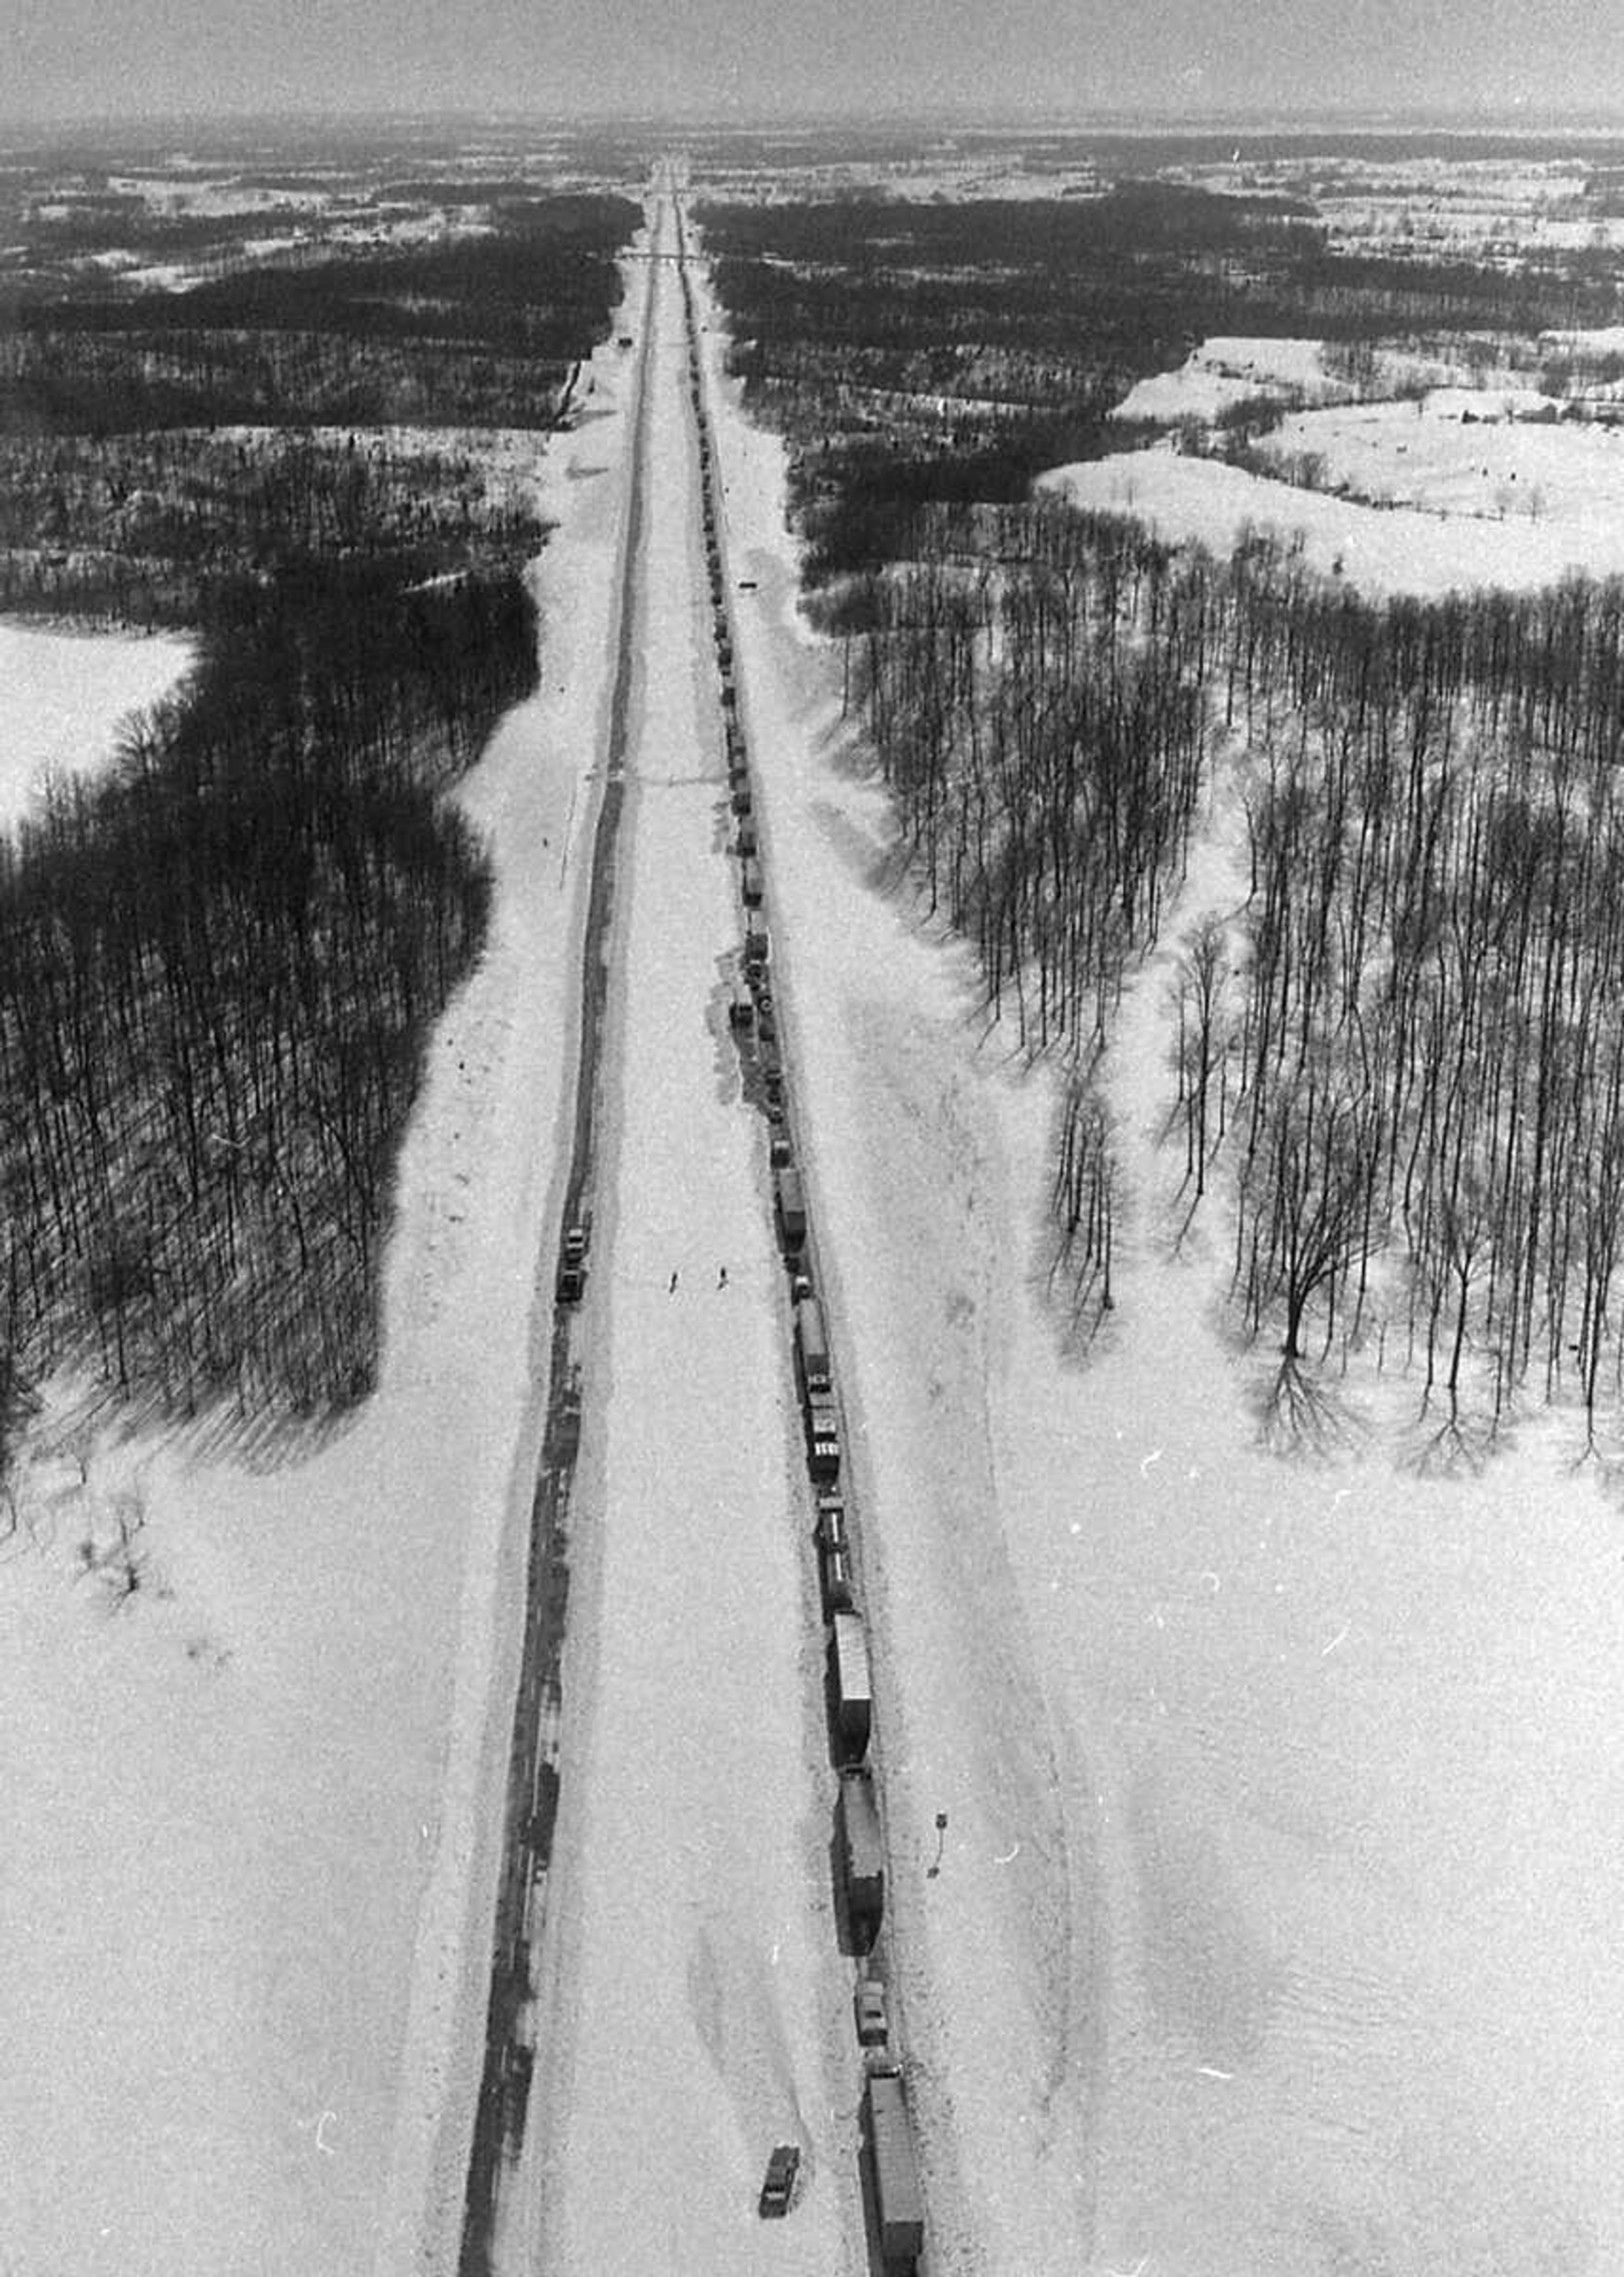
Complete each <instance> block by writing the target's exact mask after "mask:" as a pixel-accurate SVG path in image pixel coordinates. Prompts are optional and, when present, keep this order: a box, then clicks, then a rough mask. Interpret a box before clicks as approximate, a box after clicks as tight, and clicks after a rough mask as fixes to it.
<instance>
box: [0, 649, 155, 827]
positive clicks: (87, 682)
mask: <svg viewBox="0 0 1624 2277" xmlns="http://www.w3.org/2000/svg"><path fill="white" fill-rule="evenodd" d="M191 664H192V645H191V643H190V642H189V641H185V640H178V639H173V638H170V637H168V636H163V635H158V634H150V635H149V634H133V633H80V632H60V631H56V630H52V629H46V628H41V627H39V626H35V625H31V624H19V623H17V622H16V621H0V829H6V828H9V827H10V826H11V825H12V824H14V823H16V822H19V821H20V820H21V819H23V818H24V817H25V816H26V815H27V814H28V813H30V812H31V811H34V810H35V809H36V807H37V804H38V803H39V800H40V798H41V796H42V794H43V792H44V790H45V788H46V786H47V784H48V783H49V781H51V780H52V778H53V777H56V776H58V775H60V776H67V775H77V774H89V773H95V771H96V770H97V769H98V768H101V767H103V766H105V765H107V764H108V762H109V761H110V759H111V758H112V757H113V756H114V753H115V752H116V751H117V750H118V736H119V733H120V730H121V729H122V727H123V726H124V724H125V720H127V719H128V718H129V716H130V714H131V713H132V712H140V711H142V710H144V709H145V708H146V707H147V706H148V704H156V703H157V702H158V700H159V698H160V697H164V696H167V695H168V694H169V693H170V691H171V689H173V687H174V686H175V683H176V682H177V681H178V680H180V679H181V678H182V677H183V676H184V674H186V672H187V671H188V670H189V669H190V666H191Z"/></svg>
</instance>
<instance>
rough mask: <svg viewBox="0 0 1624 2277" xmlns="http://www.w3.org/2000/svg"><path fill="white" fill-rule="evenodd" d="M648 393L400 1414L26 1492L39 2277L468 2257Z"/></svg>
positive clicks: (567, 653) (407, 1250) (9, 2230)
mask: <svg viewBox="0 0 1624 2277" xmlns="http://www.w3.org/2000/svg"><path fill="white" fill-rule="evenodd" d="M629 369H630V365H629V360H628V359H627V358H626V355H625V354H623V352H621V351H619V350H618V349H615V348H614V347H605V348H604V349H603V351H602V352H601V353H600V354H599V356H598V358H597V359H596V364H595V367H594V379H595V386H594V391H593V398H592V400H593V406H594V409H595V411H596V414H597V415H596V417H594V418H591V419H588V420H587V421H585V422H584V423H582V425H581V427H580V428H579V429H578V430H577V431H576V432H575V433H573V435H570V436H567V437H560V438H557V440H556V441H555V442H554V443H553V444H552V445H550V446H549V449H548V453H547V462H546V464H547V477H548V480H547V489H546V491H545V495H546V498H547V502H548V507H549V511H550V512H551V513H552V514H556V516H557V519H558V538H557V542H556V544H555V545H551V546H550V547H549V548H548V550H547V552H545V554H544V555H543V559H542V561H541V563H540V566H539V567H538V569H537V571H536V573H535V576H536V586H537V592H538V598H539V600H540V603H541V608H542V615H543V684H542V687H541V689H540V690H539V692H538V693H537V694H536V696H535V697H533V698H532V699H531V700H530V701H529V702H527V704H521V705H520V706H519V707H518V708H517V709H516V710H515V711H514V712H512V713H510V715H509V716H508V718H507V719H506V720H505V722H504V723H503V725H502V726H501V727H500V728H499V729H498V731H497V734H496V735H495V736H494V737H493V739H492V741H491V742H490V744H489V747H488V749H487V750H486V752H485V754H484V756H483V758H482V760H481V762H480V764H479V765H478V767H477V768H476V769H475V771H474V773H473V774H472V775H471V776H470V778H469V779H468V780H467V783H466V784H465V786H464V788H463V790H462V792H461V794H460V796H462V798H463V801H464V803H465V804H466V806H467V811H468V812H469V813H470V814H471V816H472V817H473V818H474V820H475V822H476V823H477V824H478V825H479V826H481V827H482V829H483V830H484V831H485V832H486V833H487V834H488V837H489V845H490V849H491V853H492V857H493V860H494V863H495V865H496V871H497V895H496V902H495V911H494V921H493V927H492V935H491V939H490V941H489V947H488V949H487V953H486V956H485V957H484V959H483V961H482V964H481V966H480V968H479V970H478V971H476V972H475V974H474V976H473V978H472V979H471V980H470V981H469V982H468V984H467V986H466V987H465V988H464V990H463V991H462V993H461V994H460V995H459V997H458V998H457V999H456V1000H455V1001H454V1002H453V1003H452V1006H451V1007H450V1009H448V1011H447V1013H446V1015H445V1017H444V1019H443V1020H442V1022H441V1023H440V1025H439V1027H438V1029H437V1030H436V1033H435V1034H434V1036H433V1038H432V1039H431V1041H430V1045H429V1056H428V1067H427V1078H426V1084H425V1088H424V1091H423V1093H422V1096H421V1100H420V1102H419V1107H418V1111H417V1114H416V1116H415V1117H414V1123H413V1127H412V1130H411V1132H410V1134H409V1137H408V1141H407V1145H406V1152H405V1156H404V1159H403V1161H402V1164H401V1168H400V1175H399V1179H398V1192H397V1197H396V1214H395V1222H394V1230H393V1234H392V1238H391V1246H390V1252H389V1260H388V1269H387V1276H386V1289H385V1341H384V1356H383V1371H382V1380H381V1384H380V1388H379V1390H378V1392H377V1394H376V1397H374V1398H373V1399H371V1400H369V1401H368V1403H367V1404H366V1405H365V1406H364V1407H363V1409H362V1410H361V1411H360V1413H359V1414H358V1415H357V1416H356V1418H355V1419H354V1420H353V1423H352V1424H351V1426H350V1428H348V1429H347V1430H346V1431H345V1432H344V1433H343V1434H342V1435H338V1437H336V1438H335V1439H334V1440H333V1441H332V1442H331V1443H330V1444H329V1445H327V1446H326V1447H325V1448H324V1449H323V1451H320V1452H318V1453H315V1454H313V1455H306V1456H305V1457H304V1458H302V1459H298V1460H289V1461H286V1462H285V1463H284V1464H283V1465H282V1466H279V1467H278V1466H276V1465H274V1464H273V1463H271V1462H270V1461H269V1460H266V1459H264V1458H265V1456H267V1455H268V1454H269V1452H271V1451H267V1450H262V1451H259V1455H258V1457H257V1458H256V1456H255V1454H254V1451H247V1452H244V1451H237V1452H235V1453H233V1451H232V1450H231V1447H230V1445H229V1443H210V1441H209V1437H208V1435H207V1434H204V1435H200V1436H198V1437H197V1438H194V1439H193V1440H191V1441H189V1442H188V1441H186V1440H185V1439H182V1438H180V1437H178V1436H175V1435H164V1434H162V1433H153V1432H143V1433H140V1434H138V1435H134V1436H133V1437H130V1438H128V1439H125V1440H123V1441H121V1440H119V1439H118V1436H117V1435H115V1434H114V1433H112V1432H111V1431H109V1430H107V1429H105V1428H102V1429H97V1430H92V1429H91V1428H88V1427H87V1426H86V1425H85V1424H84V1423H83V1422H82V1421H81V1420H80V1416H79V1413H78V1411H76V1408H75V1404H74V1398H73V1387H72V1386H71V1385H62V1386H57V1387H52V1388H51V1396H50V1397H49V1400H48V1404H47V1406H46V1409H45V1412H44V1413H43V1414H42V1418H41V1420H40V1422H39V1424H38V1426H37V1428H35V1429H34V1432H33V1433H32V1434H31V1435H30V1440H29V1443H28V1445H27V1449H26V1450H25V1451H24V1455H23V1459H22V1461H21V1463H20V1466H19V1476H18V1478H17V1480H16V1482H15V1487H14V1489H13V1492H12V1494H11V1496H10V1497H9V1499H8V1503H7V1505H6V1509H5V1512H4V1542H0V1556H3V1557H4V1565H0V1713H3V1714H4V1721H5V1727H6V1734H7V1737H6V1747H5V1758H4V1771H0V1806H3V1808H4V1818H5V1823H6V1824H7V1825H8V1826H9V1827H10V1828H11V1830H12V1834H11V1839H10V1840H9V1841H8V1844H7V1846H6V1859H5V1867H4V1873H3V1874H0V1938H4V1950H5V1952H6V1953H7V1954H8V1956H9V1959H8V1962H7V1966H6V1968H5V1969H4V1972H0V2041H3V2042H4V2046H5V2048H6V2060H5V2063H4V2070H3V2075H0V2077H3V2084H0V2140H3V2141H4V2144H5V2155H4V2159H0V2252H3V2253H4V2257H5V2258H6V2259H7V2261H8V2262H9V2263H10V2264H11V2265H13V2266H15V2267H16V2268H17V2269H18V2270H19V2272H20V2271H22V2270H27V2271H29V2272H30V2273H32V2272H34V2271H36V2270H37V2271H40V2272H51V2273H55V2272H57V2271H60V2272H63V2273H65V2277H66V2273H72V2277H102V2273H105V2277H149V2273H150V2277H157V2273H160V2272H161V2273H163V2277H239V2273H240V2277H247V2273H253V2277H356V2273H360V2272H362V2271H367V2270H370V2269H374V2268H376V2270H377V2271H378V2272H379V2273H380V2277H394V2273H397V2272H404V2271H406V2270H409V2269H414V2268H418V2267H423V2268H433V2269H441V2268H445V2267H449V2266H452V2263H453V2262H454V2258H455V2252H454V2239H455V2235H456V2227H455V2226H456V2220H457V2217H458V2214H459V2210H460V2189H461V2184H462V2179H463V2167H464V2162H465V2159H466V2149H467V2144H466V2131H465V2130H466V2126H467V2121H468V2118H469V2114H470V2113H471V2107H472V2093H473V2089H474V2083H476V2081H477V2074H478V2061H479V2053H480V2036H481V2030H482V2018H483V2007H484V1999H485V1992H486V1984H485V1979H484V1976H483V1975H482V1970H483V1969H484V1966H485V1963H486V1962H487V1961H488V1941H489V1923H490V1908H491V1892H492V1887H493V1881H492V1877H493V1874H494V1866H495V1842H496V1839H497V1832H498V1831H499V1816H500V1814H499V1811H498V1810H497V1809H494V1808H493V1807H492V1805H491V1797H492V1796H493V1795H499V1794H500V1792H501V1786H502V1778H503V1771H504V1767H505V1748H506V1740H507V1732H508V1725H509V1717H510V1705H509V1702H510V1699H511V1681H512V1665H511V1661H512V1654H513V1651H514V1649H515V1647H516V1641H517V1631H518V1622H517V1616H516V1612H515V1607H516V1605H517V1603H518V1602H519V1597H520V1591H521V1588H522V1580H523V1568H522V1550H523V1544H524V1539H525V1521H526V1519H527V1513H528V1503H529V1494H530V1489H531V1485H532V1479H533V1470H532V1466H533V1458H534V1442H535V1412H534V1411H535V1388H534V1375H533V1369H534V1361H535V1354H534V1352H533V1351H532V1334H533V1330H534V1329H535V1322H536V1320H537V1318H538V1291H537V1289H536V1286H535V1274H536V1268H537V1260H538V1259H539V1258H540V1256H541V1254H542V1252H543V1233H544V1231H546V1230H550V1228H551V1227H552V1225H553V1222H554V1221H555V1220H556V1218H557V1215H558V1209H559V1207H560V1206H561V1194H560V1192H558V1191H556V1190H555V1181H556V1179H557V1177H558V1174H559V1169H560V1165H561V1162H562V1160H563V1150H562V1146H561V1145H555V1134H556V1132H557V1128H558V1117H559V1114H560V1111H561V1107H562V1100H563V1092H564V1085H565V1072H566V1069H567V1063H568V1056H569V1055H568V1049H567V1039H568V1035H569V1030H570V1023H571V1019H572V1017H573V998H574V992H575V986H576V956H577V948H576V941H577V933H576V927H577V924H578V919H579V910H578V902H577V896H576V895H575V893H574V891H573V887H574V883H575V880H576V879H577V878H578V877H579V876H580V875H581V865H582V863H583V861H584V854H585V833H586V829H587V823H588V817H589V814H590V810H591V804H592V802H591V798H590V795H589V788H588V771H589V770H590V768H591V766H592V765H593V764H594V761H595V758H596V752H597V750H598V749H599V746H600V742H601V735H600V730H601V724H602V723H601V717H600V714H601V711H602V709H603V705H604V704H606V701H607V690H608V685H609V659H608V656H607V654H606V651H605V646H604V643H605V641H606V637H607V634H606V628H607V627H608V625H609V623H610V621H611V596H612V591H613V584H614V571H615V567H616V563H615V543H614V541H615V532H616V529H617V527H618V512H617V506H616V501H617V499H618V489H619V484H620V483H621V481H622V478H623V468H624V453H623V451H622V447H621V441H620V438H619V423H620V421H621V414H622V411H623V408H624V392H625V386H626V376H627V375H628V373H629ZM538 447H539V446H538ZM76 645H80V644H76ZM140 647H141V649H142V650H143V651H150V652H152V653H153V654H155V655H156V653H157V651H156V650H154V649H152V645H151V644H149V643H141V644H140ZM83 653H85V654H86V655H90V654H92V653H94V644H92V645H91V646H89V647H85V648H84V649H83ZM540 1295H541V1298H543V1299H544V1300H545V1301H546V1302H547V1303H550V1288H548V1289H545V1290H543V1291H541V1292H540ZM121 1532H123V1533H125V1534H127V1535H128V1537H129V1540H130V1544H131V1550H132V1553H133V1557H134V1560H135V1564H136V1570H137V1572H138V1573H139V1575H140V1586H139V1587H138V1588H137V1589H136V1591H135V1593H134V1595H133V1597H128V1598H126V1599H125V1600H124V1601H123V1602H120V1601H119V1590H120V1588H121V1587H122V1583H121V1582H120V1580H119V1579H118V1576H119V1573H121V1572H122V1571H123V1570H124V1569H125V1567H126V1566H127V1564H128V1560H127V1559H126V1558H125V1557H123V1556H122V1555H115V1553H118V1547H119V1543H120V1538H121ZM104 1561H108V1562H104ZM448 2240H450V2241H452V2243H448V2242H447V2241H448ZM420 2257H421V2258H420Z"/></svg>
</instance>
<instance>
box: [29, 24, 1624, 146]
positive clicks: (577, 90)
mask: <svg viewBox="0 0 1624 2277" xmlns="http://www.w3.org/2000/svg"><path fill="white" fill-rule="evenodd" d="M938 106H951V107H952V108H954V109H956V110H976V111H980V112H983V113H987V112H991V111H995V110H996V111H1000V112H1009V111H1023V112H1024V111H1030V112H1042V113H1043V114H1045V115H1053V114H1056V113H1070V114H1072V115H1074V116H1076V117H1078V118H1082V117H1083V116H1084V115H1086V114H1088V113H1089V112H1093V111H1097V110H1114V109H1130V110H1192V109H1194V110H1250V111H1256V110H1259V109H1263V108H1271V107H1279V108H1284V109H1291V108H1303V107H1311V108H1314V109H1317V110H1324V109H1325V108H1337V109H1355V110H1385V109H1390V108H1395V107H1396V108H1401V109H1406V110H1439V109H1445V110H1468V111H1481V110H1492V111H1494V112H1497V113H1500V114H1504V113H1506V112H1508V111H1513V110H1531V111H1548V110H1582V111H1584V112H1586V113H1591V114H1593V113H1597V112H1600V111H1609V110H1611V111H1613V112H1618V113H1624V0H1521V4H1518V5H1515V6H1514V5H1512V4H1510V0H804V4H801V5H794V4H786V0H688V4H680V0H679V4H676V5H674V6H665V5H662V4H661V0H568V4H566V0H0V118H6V119H19V118H24V119H27V118H48V117H53V116H73V117H82V116H87V115H89V116H115V117H118V116H131V115H133V114H136V113H140V112H147V113H153V112H174V111H201V110H235V111H245V110H247V111H253V110H278V109H281V110H286V109H298V110H323V111H333V110H353V109H367V110H440V109H445V110H466V109H490V108H494V109H500V110H534V111H537V112H542V113H558V112H577V111H582V110H589V111H606V110H607V111H615V110H619V111H635V112H638V113H645V114H646V113H649V112H661V111H671V112H673V113H683V114H689V115H692V114H695V113H697V114H701V115H704V116H709V117H713V118H714V117H726V116H730V115H732V116H752V115H756V114H760V113H772V114H775V115H782V114H785V113H790V114H804V113H806V112H808V111H811V110H860V111H863V112H868V113H872V112H875V111H877V110H928V109H934V108H937V107H938Z"/></svg>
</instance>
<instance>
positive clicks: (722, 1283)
mask: <svg viewBox="0 0 1624 2277" xmlns="http://www.w3.org/2000/svg"><path fill="white" fill-rule="evenodd" d="M726 1286H727V1268H726V1266H725V1265H718V1266H717V1288H718V1289H725V1288H726Z"/></svg>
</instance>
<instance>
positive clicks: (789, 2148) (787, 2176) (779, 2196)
mask: <svg viewBox="0 0 1624 2277" xmlns="http://www.w3.org/2000/svg"><path fill="white" fill-rule="evenodd" d="M800 2167H801V2146H800V2144H796V2143H780V2144H778V2146H777V2147H776V2149H775V2150H774V2151H773V2152H772V2155H771V2156H770V2159H768V2161H767V2177H766V2180H765V2181H764V2182H763V2184H762V2195H761V2203H760V2205H759V2206H758V2207H757V2209H756V2211H757V2212H759V2213H760V2214H761V2215H762V2217H763V2220H765V2219H766V2218H767V2217H768V2216H769V2215H772V2214H785V2213H787V2212H789V2207H790V2200H791V2199H792V2198H793V2197H794V2195H795V2176H796V2174H797V2173H798V2172H799V2170H800Z"/></svg>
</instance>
